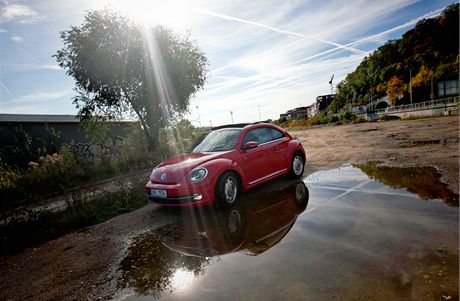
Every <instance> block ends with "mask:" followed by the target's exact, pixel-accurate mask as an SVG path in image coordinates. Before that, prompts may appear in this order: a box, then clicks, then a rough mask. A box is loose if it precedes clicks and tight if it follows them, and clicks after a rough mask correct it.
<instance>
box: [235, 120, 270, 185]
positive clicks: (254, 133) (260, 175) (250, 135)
mask: <svg viewBox="0 0 460 301" xmlns="http://www.w3.org/2000/svg"><path fill="white" fill-rule="evenodd" d="M270 140H271V136H270V133H269V132H268V131H267V128H256V129H252V130H249V131H248V132H246V134H245V136H244V137H243V143H242V146H244V145H245V144H246V143H247V142H249V141H255V142H257V143H258V146H257V147H255V148H251V149H246V150H244V149H242V150H241V162H240V166H241V168H242V169H243V172H244V175H245V178H246V183H248V185H249V186H252V185H255V184H257V183H258V182H261V181H263V180H264V178H265V177H266V176H267V175H269V174H270V172H271V170H272V169H271V168H270V164H268V163H269V162H268V161H269V158H268V157H269V156H270V145H268V144H267V142H269V141H270Z"/></svg>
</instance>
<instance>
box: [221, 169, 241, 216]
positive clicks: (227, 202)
mask: <svg viewBox="0 0 460 301" xmlns="http://www.w3.org/2000/svg"><path fill="white" fill-rule="evenodd" d="M215 195H216V201H217V202H218V204H219V205H221V206H223V207H224V208H228V207H231V206H233V205H234V204H235V203H236V200H237V199H238V195H239V183H238V178H237V176H236V175H235V173H234V172H231V171H227V172H225V173H223V174H222V176H220V178H219V180H218V181H217V185H216V192H215Z"/></svg>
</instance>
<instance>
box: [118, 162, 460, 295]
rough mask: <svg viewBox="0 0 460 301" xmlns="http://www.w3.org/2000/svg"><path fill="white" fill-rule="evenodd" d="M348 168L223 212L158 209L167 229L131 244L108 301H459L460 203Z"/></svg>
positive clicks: (265, 190)
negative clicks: (116, 284)
mask: <svg viewBox="0 0 460 301" xmlns="http://www.w3.org/2000/svg"><path fill="white" fill-rule="evenodd" d="M356 167H359V168H356ZM356 167H354V166H350V165H349V166H344V167H341V168H339V169H334V170H326V171H320V172H317V173H314V174H312V175H311V176H309V177H308V178H307V179H304V181H305V182H306V184H307V185H308V189H306V187H305V185H303V184H302V183H294V185H288V183H289V182H287V181H284V182H283V181H277V182H274V183H272V184H270V185H266V186H264V187H261V189H258V190H256V191H255V192H254V193H248V194H247V195H245V196H243V199H242V200H241V202H240V204H241V206H240V207H234V208H231V209H230V210H225V211H222V210H215V209H212V208H207V209H205V208H197V209H193V210H167V209H166V208H162V209H160V210H156V212H157V213H158V214H160V215H161V216H163V217H166V218H167V220H168V223H167V224H163V225H156V227H157V228H156V229H155V230H153V231H149V232H145V233H143V234H141V235H139V236H137V237H135V238H133V240H132V243H131V245H130V247H129V248H128V252H127V256H126V257H125V258H124V259H123V260H122V263H121V265H120V272H121V277H120V280H119V286H120V291H119V292H118V293H117V295H116V296H115V297H116V299H120V300H121V299H122V300H151V299H152V297H153V298H154V299H162V300H183V299H184V298H185V299H187V300H247V299H261V300H310V299H311V300H329V299H337V300H458V278H459V277H458V252H459V251H458V243H459V239H458V237H459V236H458V234H459V220H458V207H457V206H458V195H456V194H452V192H450V191H448V190H447V191H445V189H447V188H446V187H445V185H440V186H439V185H438V183H437V182H436V181H438V182H439V177H437V176H436V177H434V178H432V179H429V180H427V181H428V182H424V183H427V184H426V185H431V186H436V187H438V186H439V187H440V188H439V189H438V188H437V189H434V190H429V193H427V191H426V190H417V189H415V188H413V187H412V186H413V184H411V181H410V180H409V178H414V179H415V182H420V181H422V180H421V179H420V177H421V174H420V173H419V172H414V171H410V172H407V171H404V170H398V171H397V172H395V171H394V170H388V169H386V168H385V169H384V170H383V171H382V170H381V169H379V170H377V169H378V167H377V166H374V165H372V166H367V167H366V166H364V167H363V166H356ZM363 171H364V172H365V173H364V172H363ZM422 173H423V172H422ZM398 177H399V181H398ZM402 177H403V178H404V179H403V178H402ZM389 179H391V181H390V180H389ZM423 181H425V180H423ZM290 184H292V182H290ZM283 185H284V186H283ZM387 185H391V186H387ZM286 186H287V187H286ZM422 186H423V185H422ZM427 199H429V200H430V201H425V200H427ZM296 200H297V201H298V202H297V203H296ZM299 200H301V201H299ZM307 202H308V207H307ZM152 222H153V223H155V221H152ZM247 255H256V256H247Z"/></svg>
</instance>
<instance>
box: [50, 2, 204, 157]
mask: <svg viewBox="0 0 460 301" xmlns="http://www.w3.org/2000/svg"><path fill="white" fill-rule="evenodd" d="M61 39H62V40H63V43H64V48H62V49H61V50H58V51H57V53H56V55H55V57H56V60H57V62H58V63H59V66H60V67H62V68H64V69H66V71H67V74H68V75H70V76H72V77H74V78H75V81H76V90H77V92H78V93H79V94H78V95H77V96H76V97H75V98H74V103H75V105H76V106H77V108H78V109H79V116H80V118H82V119H88V118H91V116H106V117H108V118H117V117H122V116H123V115H124V114H125V113H127V112H129V113H131V114H135V115H136V116H137V117H138V118H139V120H140V122H141V124H142V129H143V132H144V134H145V136H146V139H147V142H148V145H149V148H150V150H152V151H153V150H155V148H156V147H157V146H158V140H159V134H160V131H161V129H164V128H166V127H167V126H168V125H169V124H170V122H171V121H173V120H175V119H176V118H177V117H178V116H181V115H182V114H184V113H185V112H187V109H188V106H189V103H190V99H191V97H193V95H194V94H195V93H196V92H197V91H198V90H200V89H201V88H202V87H203V85H204V83H205V81H206V75H207V71H206V66H207V62H208V61H207V58H206V56H205V55H204V54H203V52H202V51H201V50H200V48H199V47H198V46H197V45H196V44H195V43H194V42H193V41H191V40H190V39H189V37H188V36H181V35H179V34H176V33H174V32H172V31H171V30H169V29H167V28H165V27H162V26H155V27H149V28H147V27H145V26H142V25H139V24H135V23H133V22H132V21H130V20H129V19H128V18H126V17H124V16H122V15H120V14H118V13H116V12H114V11H111V10H101V11H90V12H88V13H87V14H86V16H85V21H84V23H83V24H82V25H81V26H72V27H71V28H70V29H69V30H67V31H63V32H61Z"/></svg>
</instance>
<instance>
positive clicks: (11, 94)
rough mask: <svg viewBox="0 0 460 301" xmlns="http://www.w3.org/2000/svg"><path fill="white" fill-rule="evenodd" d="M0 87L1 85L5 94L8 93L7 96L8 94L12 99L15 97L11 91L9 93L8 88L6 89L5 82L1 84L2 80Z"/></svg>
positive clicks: (0, 82)
mask: <svg viewBox="0 0 460 301" xmlns="http://www.w3.org/2000/svg"><path fill="white" fill-rule="evenodd" d="M0 87H2V89H3V90H4V91H5V92H6V94H8V96H9V97H10V98H11V99H12V100H13V99H15V98H16V97H15V96H14V95H13V93H11V91H10V89H8V87H7V86H5V84H3V82H2V81H0Z"/></svg>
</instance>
